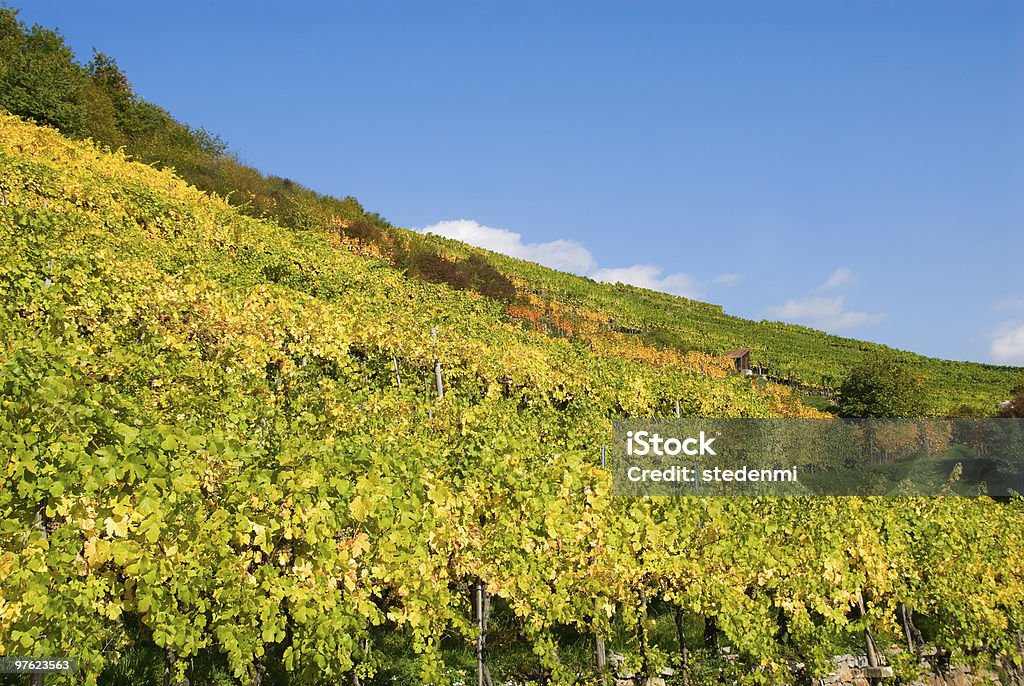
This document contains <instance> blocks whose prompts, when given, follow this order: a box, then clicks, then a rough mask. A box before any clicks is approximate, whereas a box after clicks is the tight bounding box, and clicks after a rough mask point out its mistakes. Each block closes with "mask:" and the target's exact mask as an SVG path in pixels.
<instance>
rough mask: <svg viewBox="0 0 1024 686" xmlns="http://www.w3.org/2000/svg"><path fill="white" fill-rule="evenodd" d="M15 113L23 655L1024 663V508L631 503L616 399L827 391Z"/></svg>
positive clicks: (462, 669)
mask: <svg viewBox="0 0 1024 686" xmlns="http://www.w3.org/2000/svg"><path fill="white" fill-rule="evenodd" d="M0 132H2V136H0V141H2V142H0V236H2V239H0V290H2V295H3V298H2V305H0V319H2V321H0V345H2V350H3V355H2V356H0V357H2V359H0V389H2V390H0V445H2V453H0V469H2V472H0V473H2V480H3V488H2V489H0V541H2V544H0V545H2V548H0V550H2V552H0V653H3V654H7V655H17V654H31V655H35V656H69V657H74V658H76V659H78V660H79V661H80V664H81V672H80V675H79V676H77V677H70V678H69V677H56V678H55V677H52V676H51V677H48V683H49V681H50V680H51V679H52V680H53V682H54V683H61V681H60V679H62V678H63V679H72V680H73V681H74V682H75V683H78V682H80V681H83V680H84V682H85V683H96V682H97V681H98V682H100V683H125V682H130V681H131V678H132V675H134V677H136V678H142V677H140V676H139V675H145V674H151V673H155V674H157V675H158V676H159V675H161V674H163V673H165V672H166V680H167V682H170V681H178V680H180V679H182V678H184V677H186V676H188V677H189V679H190V682H191V683H193V684H195V683H212V682H215V681H217V680H218V679H219V680H220V681H219V682H218V683H243V684H260V683H264V684H267V683H290V684H318V683H324V684H326V683H339V682H340V681H342V680H345V681H350V682H353V681H354V683H362V684H372V683H384V682H388V683H394V682H395V681H396V680H399V681H403V682H407V683H434V684H442V683H453V682H456V681H466V680H472V679H475V678H476V675H475V672H474V671H473V670H474V669H475V667H474V666H475V665H476V663H477V660H479V661H480V662H483V663H484V664H485V665H487V667H488V669H487V670H485V672H488V671H489V672H490V674H489V675H487V678H488V679H493V681H494V683H499V682H504V681H507V680H510V679H519V680H532V681H537V682H550V683H562V684H568V683H600V682H601V680H602V678H603V677H602V674H601V672H600V671H599V670H597V669H596V667H595V664H596V660H597V653H600V652H602V651H604V650H606V649H607V650H608V651H609V652H610V651H612V650H613V649H614V650H615V651H617V652H619V653H621V654H623V655H624V657H625V660H626V662H627V664H628V665H630V667H631V669H632V670H633V671H634V672H635V673H640V674H652V675H653V674H657V673H658V672H659V671H660V670H661V669H662V668H663V667H665V666H667V665H673V666H675V667H676V669H677V674H679V675H680V678H683V679H685V680H686V681H687V683H699V682H701V681H708V682H717V681H739V682H750V683H791V682H800V681H806V680H808V679H810V678H812V677H815V676H819V675H821V674H823V673H825V672H826V671H828V670H829V669H830V665H831V656H833V655H836V654H839V653H841V652H850V651H856V652H863V651H864V650H865V647H866V643H867V642H868V640H869V639H868V638H867V637H868V635H870V637H871V639H870V642H871V643H872V644H873V645H877V646H878V649H879V651H880V652H881V653H882V654H883V655H884V660H885V661H886V662H887V663H888V664H890V665H892V666H893V667H894V668H895V669H896V671H897V674H900V675H902V676H910V675H912V674H913V673H914V672H915V670H917V669H918V662H917V659H916V657H915V656H914V653H915V652H917V651H919V650H922V649H924V648H925V647H926V646H928V647H929V648H930V649H937V650H938V651H939V652H940V654H943V655H947V656H948V657H949V658H950V659H955V660H958V661H969V662H975V663H978V664H984V665H988V666H990V667H993V668H995V669H998V670H1002V673H1003V674H1009V673H1011V672H1012V671H1013V670H1014V669H1018V670H1019V668H1020V664H1021V653H1020V644H1019V641H1020V635H1021V632H1022V631H1024V504H1022V502H1021V501H1020V499H1013V500H1012V501H1008V502H1001V503H999V502H994V501H992V500H990V499H987V498H973V499H966V498H956V497H939V498H932V499H855V498H848V499H827V498H815V499H805V498H788V499H786V498H779V499H772V498H746V499H712V498H696V497H694V498H674V499H659V498H615V497H613V496H612V494H611V493H610V478H609V476H608V474H607V472H605V471H604V470H602V468H601V466H600V457H601V446H602V444H603V443H605V442H607V440H608V436H609V433H610V427H611V421H612V419H613V418H615V417H652V416H659V415H666V414H669V413H675V412H676V408H677V407H678V408H679V412H680V413H682V414H683V415H684V416H691V417H702V416H715V417H741V416H748V417H758V416H765V417H767V416H807V417H813V416H817V413H816V412H815V411H813V410H810V409H808V408H806V407H804V406H802V405H801V404H800V402H799V400H798V399H797V398H796V397H795V396H793V395H792V394H791V393H790V392H789V390H788V389H786V388H784V387H781V386H774V385H771V384H768V385H763V386H762V385H753V384H750V383H749V382H748V381H746V380H745V379H743V378H742V377H739V376H738V375H734V374H728V373H727V372H726V369H727V362H723V361H722V360H720V359H718V358H715V357H712V356H710V355H702V354H699V353H690V354H688V355H683V354H679V353H672V352H670V351H665V350H659V349H656V348H649V347H645V346H644V345H643V344H642V343H635V344H634V345H633V346H632V347H627V348H623V350H624V351H625V352H623V351H617V350H616V349H615V347H614V346H611V345H608V346H604V347H603V348H602V347H601V346H600V345H596V344H595V343H594V341H593V340H588V339H587V338H586V337H578V336H567V337H552V336H549V335H544V334H543V333H540V332H537V331H534V330H532V329H531V327H523V326H522V325H521V324H520V323H519V321H518V320H517V319H515V318H513V317H512V316H510V315H509V313H508V311H507V309H506V306H505V305H503V304H502V303H499V302H497V301H494V300H492V299H488V298H485V297H482V296H480V295H478V294H475V293H473V292H471V291H455V290H452V289H450V288H448V287H446V286H443V285H437V284H431V283H425V282H422V281H419V280H415V279H409V278H407V277H405V276H404V275H403V274H402V273H401V272H399V271H398V270H396V269H394V268H392V267H391V266H390V265H389V264H388V263H386V262H384V261H380V260H372V259H367V258H365V257H361V256H359V255H356V254H353V252H352V251H351V250H349V249H346V248H345V247H344V246H343V245H342V244H341V243H340V242H339V240H338V238H337V236H335V235H334V234H329V233H321V232H302V231H293V230H288V229H283V228H281V227H279V226H278V225H276V224H275V223H273V222H272V221H269V220H260V219H255V218H251V217H248V216H244V215H243V214H241V213H240V212H239V211H238V210H237V209H235V208H233V207H231V206H230V205H228V204H227V203H226V202H225V201H223V200H222V199H219V198H218V197H216V196H209V195H207V194H205V193H203V192H200V191H198V190H196V189H195V188H193V187H191V186H189V185H187V184H186V183H184V182H182V181H181V180H179V179H178V178H176V177H175V175H174V174H173V173H172V172H170V171H158V170H156V169H154V168H152V167H148V166H145V165H142V164H139V163H136V162H132V161H130V160H128V159H127V158H126V157H125V156H124V155H123V154H120V153H109V152H102V151H99V150H97V149H96V148H94V147H93V146H92V145H91V144H89V143H87V142H86V143H83V142H73V141H71V140H69V139H67V138H64V137H62V136H61V135H60V134H58V133H57V132H55V131H54V130H52V129H48V128H43V127H37V126H35V125H33V124H30V123H26V122H24V121H23V120H20V119H18V118H16V117H13V116H9V115H2V118H0ZM567 283H570V282H567ZM571 283H575V282H571ZM600 292H602V293H603V292H606V291H600ZM484 623H489V626H490V627H491V630H490V632H489V634H487V635H484V634H483V633H482V632H481V631H480V627H481V624H484ZM666 627H674V628H673V629H672V630H671V631H666V630H665V629H666ZM510 656H515V660H513V659H512V658H511V657H510ZM513 666H514V668H513ZM147 670H149V671H147ZM154 670H155V671H154ZM502 670H504V671H502ZM126 675H128V676H126ZM211 675H212V676H211ZM460 675H461V676H460ZM214 677H216V678H214ZM69 683H70V681H69ZM140 683H148V682H146V681H145V680H144V679H143V681H141V682H140Z"/></svg>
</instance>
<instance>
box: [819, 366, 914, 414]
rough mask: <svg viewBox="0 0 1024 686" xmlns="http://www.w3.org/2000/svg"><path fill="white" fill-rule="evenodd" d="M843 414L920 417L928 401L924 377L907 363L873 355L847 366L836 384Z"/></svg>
mask: <svg viewBox="0 0 1024 686" xmlns="http://www.w3.org/2000/svg"><path fill="white" fill-rule="evenodd" d="M839 409H840V412H841V414H842V415H843V416H845V417H922V416H924V415H925V414H926V413H927V410H928V402H927V397H926V395H925V387H924V381H923V379H922V378H921V376H920V375H919V374H917V373H916V372H915V371H914V370H912V369H911V368H910V367H909V366H907V365H906V364H904V363H902V362H900V361H898V360H895V359H892V358H888V357H875V358H872V359H870V360H868V361H866V362H864V363H863V364H861V365H859V366H857V367H854V368H853V369H851V370H850V373H849V375H848V376H847V377H846V380H845V381H844V382H843V384H842V386H840V388H839Z"/></svg>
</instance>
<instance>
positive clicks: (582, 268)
mask: <svg viewBox="0 0 1024 686" xmlns="http://www.w3.org/2000/svg"><path fill="white" fill-rule="evenodd" d="M420 231H421V232H422V233H433V234H437V235H438V236H444V237H446V238H454V239H455V240H458V241H462V242H463V243H469V244H470V245H475V246H477V247H479V248H486V249H488V250H493V251H494V252H500V253H503V254H505V255H509V256H510V257H518V258H520V259H524V260H529V261H531V262H536V263H538V264H542V265H544V266H545V267H551V268H552V269H558V270H561V271H566V272H573V273H574V274H587V273H588V272H590V270H592V269H593V268H594V267H595V266H597V263H596V262H595V260H594V256H593V255H591V254H590V251H589V250H587V249H586V248H585V247H583V246H582V245H580V244H579V243H577V242H575V241H566V240H557V241H551V242H550V243H523V236H522V234H519V233H516V232H514V231H507V230H505V229H496V228H494V227H492V226H484V225H483V224H481V223H479V222H476V221H473V220H472V219H456V220H451V221H443V222H438V223H437V224H434V225H432V226H428V227H426V228H423V229H420Z"/></svg>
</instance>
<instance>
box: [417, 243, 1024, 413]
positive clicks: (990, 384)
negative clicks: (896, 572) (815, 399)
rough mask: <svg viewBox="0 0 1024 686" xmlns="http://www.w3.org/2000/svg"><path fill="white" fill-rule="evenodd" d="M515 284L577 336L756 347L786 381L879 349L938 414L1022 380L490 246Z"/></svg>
mask: <svg viewBox="0 0 1024 686" xmlns="http://www.w3.org/2000/svg"><path fill="white" fill-rule="evenodd" d="M427 239H428V240H430V241H432V242H434V243H435V244H436V245H437V246H438V249H440V250H442V251H445V252H446V253H448V254H450V255H453V256H464V255H467V254H473V253H477V252H482V251H480V250H479V249H478V248H470V247H468V246H465V245H463V244H461V243H458V242H456V241H451V240H448V239H444V238H440V237H437V236H429V237H427ZM486 254H487V258H488V259H489V260H491V261H492V262H493V263H494V264H495V265H496V266H497V267H498V268H499V269H500V270H501V271H502V272H504V273H506V274H508V275H510V277H511V278H512V279H513V280H514V281H515V283H516V287H517V290H518V291H519V292H520V293H523V294H524V296H523V299H524V300H528V301H529V306H528V307H526V308H521V309H520V310H518V311H517V312H518V313H519V314H521V315H523V317H524V318H525V319H528V320H530V321H531V322H533V323H534V324H535V325H539V326H538V328H541V329H543V328H545V327H546V328H547V329H548V330H550V331H555V332H558V331H565V332H568V333H570V334H571V333H572V331H573V329H575V328H579V327H580V326H581V325H582V326H583V328H585V329H587V330H600V331H602V332H603V335H604V336H605V337H606V336H607V333H606V332H607V331H609V330H612V331H619V332H625V334H626V335H623V336H619V337H618V339H619V340H618V341H617V342H616V345H622V343H621V341H622V340H626V341H628V340H629V339H633V341H634V343H633V344H635V343H641V344H645V345H646V346H649V347H655V348H658V349H661V350H675V351H682V352H686V351H699V352H702V353H705V354H710V355H722V354H724V353H726V352H727V351H729V350H734V349H736V348H740V347H748V348H750V349H751V364H752V365H754V366H755V367H758V368H759V369H761V370H763V372H764V373H765V374H766V375H768V376H770V377H773V378H775V379H777V380H779V381H783V382H786V383H789V384H792V385H794V386H799V387H803V388H804V389H806V390H808V391H810V392H824V393H828V394H831V393H833V392H834V391H835V390H836V389H837V387H838V386H839V385H840V383H841V382H842V380H843V379H844V377H845V376H846V374H847V372H848V370H850V369H851V368H853V367H855V366H857V365H858V364H860V363H862V362H864V361H865V360H867V359H871V358H873V357H877V356H884V357H887V358H890V359H894V360H898V361H899V362H901V363H902V364H905V365H907V366H908V367H910V368H912V369H914V370H915V372H916V373H919V374H920V375H921V376H922V378H923V380H924V382H925V385H926V387H927V389H928V395H929V398H930V400H931V405H932V406H931V408H930V410H931V412H930V413H931V414H933V415H935V416H959V415H961V414H965V415H967V416H974V415H977V416H985V415H992V414H994V413H995V408H996V406H997V405H998V403H999V402H1000V401H1003V400H1006V399H1007V398H1009V396H1010V392H1011V389H1012V388H1013V387H1014V386H1015V385H1019V384H1020V380H1021V373H1020V369H1019V368H1017V367H1008V366H998V365H989V364H979V363H975V362H956V361H950V360H939V359H935V358H928V357H924V356H922V355H917V354H914V353H910V352H906V351H902V350H895V349H893V348H889V347H887V346H884V345H880V344H877V343H870V342H867V341H860V340H855V339H852V338H843V337H841V336H835V335H831V334H827V333H824V332H822V331H817V330H815V329H810V328H807V327H804V326H799V325H796V324H787V323H783V322H772V321H751V320H747V319H742V318H739V317H734V316H730V315H727V314H725V313H724V312H723V310H722V307H721V306H720V305H713V304H709V303H704V302H699V301H696V300H689V299H686V298H680V297H677V296H671V295H666V294H664V293H657V292H655V291H650V290H647V289H643V288H637V287H635V286H629V285H625V284H615V285H610V284H603V283H597V282H595V281H593V280H591V279H588V278H586V277H581V276H574V275H571V274H566V273H564V272H559V271H556V270H553V269H548V268H547V267H543V266H541V265H538V264H534V263H531V262H526V261H523V260H517V259H514V258H511V257H507V256H505V255H500V254H498V253H486Z"/></svg>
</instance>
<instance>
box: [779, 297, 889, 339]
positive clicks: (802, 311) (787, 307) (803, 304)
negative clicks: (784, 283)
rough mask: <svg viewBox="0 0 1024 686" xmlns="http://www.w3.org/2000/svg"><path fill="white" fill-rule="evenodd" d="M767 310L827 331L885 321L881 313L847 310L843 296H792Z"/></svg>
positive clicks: (785, 318) (782, 318)
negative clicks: (782, 303)
mask: <svg viewBox="0 0 1024 686" xmlns="http://www.w3.org/2000/svg"><path fill="white" fill-rule="evenodd" d="M769 312H770V313H771V315H772V316H774V317H778V318H779V319H780V320H782V321H790V322H798V323H801V324H806V325H808V326H813V327H817V328H821V329H825V330H827V331H841V330H843V329H852V328H853V327H855V326H867V325H872V324H880V323H882V322H883V321H885V315H884V314H881V313H877V314H873V313H870V312H851V311H849V310H847V309H846V303H845V301H844V299H843V296H837V297H835V298H819V297H805V298H793V299H790V300H787V301H786V303H785V304H784V305H778V306H775V307H772V308H769Z"/></svg>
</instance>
